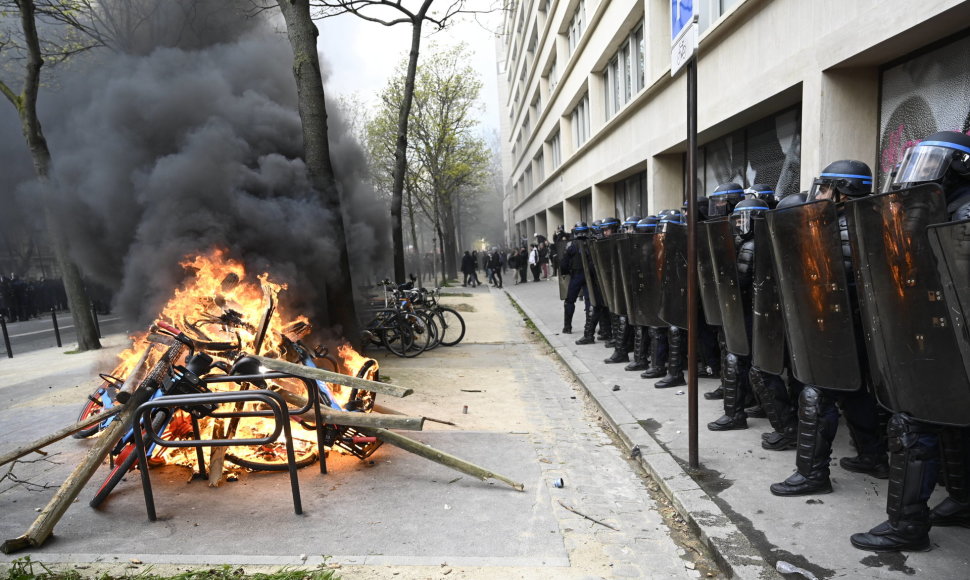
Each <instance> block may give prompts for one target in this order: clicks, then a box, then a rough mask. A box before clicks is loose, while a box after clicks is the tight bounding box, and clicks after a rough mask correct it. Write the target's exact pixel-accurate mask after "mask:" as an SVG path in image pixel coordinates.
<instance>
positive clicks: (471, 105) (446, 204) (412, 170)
mask: <svg viewBox="0 0 970 580" xmlns="http://www.w3.org/2000/svg"><path fill="white" fill-rule="evenodd" d="M467 62H468V48H467V47H466V46H465V45H459V46H457V47H454V48H452V49H450V50H442V51H439V52H434V53H433V54H432V55H431V56H430V57H429V58H428V60H427V62H425V63H424V64H422V65H420V66H419V67H418V70H417V74H416V80H415V87H414V90H413V96H414V106H413V108H412V110H411V119H410V127H411V139H410V140H409V155H408V159H409V162H408V164H407V166H406V169H407V171H406V172H405V177H406V179H405V183H406V185H407V187H406V188H405V191H406V192H408V193H410V194H411V195H412V196H413V197H411V198H409V199H411V200H412V201H413V204H410V203H409V206H412V209H411V212H412V215H413V213H414V209H413V206H416V207H418V208H420V209H421V211H422V212H423V213H424V215H425V216H426V217H427V219H428V221H430V222H431V224H432V225H433V227H434V229H435V238H436V239H437V240H438V245H439V247H438V251H439V252H440V254H441V255H442V259H443V260H444V264H443V267H442V271H443V273H444V274H445V276H446V277H455V276H457V266H458V250H459V245H460V244H459V227H460V222H459V211H458V210H459V207H460V206H461V203H462V200H467V199H469V196H470V195H471V194H472V192H474V191H476V190H477V189H479V188H480V187H481V186H482V185H483V184H485V183H486V181H487V175H488V169H489V160H490V153H489V151H488V148H487V147H486V145H485V142H484V140H483V139H482V138H481V137H479V136H478V135H477V127H478V121H477V120H476V119H475V117H474V115H473V113H474V110H475V108H476V107H477V106H478V97H479V93H480V91H481V87H482V83H481V81H480V80H479V79H478V77H477V75H476V72H475V71H474V70H473V69H472V68H471V67H470V66H468V65H467V64H465V63H467ZM402 85H403V83H402V80H401V77H400V76H397V77H394V78H392V79H391V81H390V82H389V83H388V86H387V87H386V88H385V90H384V92H383V93H382V95H381V100H382V104H381V110H380V111H379V112H378V114H377V115H375V117H374V119H372V120H371V122H370V123H369V125H368V140H369V150H370V152H371V157H372V164H373V167H374V171H373V173H374V174H375V175H376V176H377V179H381V176H382V175H383V176H384V178H385V179H386V176H387V171H388V169H389V168H390V167H391V163H390V153H391V151H390V146H389V144H390V142H391V135H392V133H391V128H392V124H391V119H392V118H393V116H394V115H395V113H396V111H398V110H399V106H400V105H399V100H400V99H402V98H404V96H403V92H402V91H403V89H402ZM395 159H396V157H395ZM412 224H413V221H412ZM413 227H414V226H413V225H412V228H413ZM412 237H413V238H415V239H416V237H417V234H416V233H415V232H412Z"/></svg>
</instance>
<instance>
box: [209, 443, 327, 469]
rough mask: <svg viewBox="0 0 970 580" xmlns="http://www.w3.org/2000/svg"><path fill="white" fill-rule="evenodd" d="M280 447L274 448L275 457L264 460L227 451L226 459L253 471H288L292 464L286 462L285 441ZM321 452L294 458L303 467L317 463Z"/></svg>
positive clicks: (297, 464)
mask: <svg viewBox="0 0 970 580" xmlns="http://www.w3.org/2000/svg"><path fill="white" fill-rule="evenodd" d="M279 445H280V449H273V459H272V460H263V459H259V458H257V457H250V458H244V457H240V456H239V455H236V454H235V453H229V452H228V451H227V452H226V460H228V461H230V462H231V463H234V464H236V465H238V466H239V467H245V468H246V469H250V470H252V471H286V470H288V469H289V468H290V465H289V464H288V463H287V462H286V447H285V446H284V445H283V443H280V444H279ZM318 457H319V454H318V453H317V452H316V451H313V452H311V453H308V454H306V455H302V456H300V457H297V458H295V459H294V460H293V463H295V464H296V467H297V469H299V468H301V467H306V466H308V465H313V464H314V463H316V461H317V458H318Z"/></svg>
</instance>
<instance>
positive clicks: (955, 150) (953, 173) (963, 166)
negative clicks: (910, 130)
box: [892, 131, 970, 194]
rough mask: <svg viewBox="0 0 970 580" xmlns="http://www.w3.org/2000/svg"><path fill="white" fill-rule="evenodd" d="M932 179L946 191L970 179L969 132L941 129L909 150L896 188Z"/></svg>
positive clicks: (894, 181) (904, 156)
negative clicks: (966, 133) (967, 133)
mask: <svg viewBox="0 0 970 580" xmlns="http://www.w3.org/2000/svg"><path fill="white" fill-rule="evenodd" d="M929 182H934V183H939V184H940V186H942V187H943V189H944V191H946V193H947V194H949V193H950V192H951V191H952V190H953V189H954V188H955V186H958V185H961V184H965V183H967V182H970V135H965V134H963V133H960V132H958V131H938V132H936V133H933V134H932V135H930V136H929V137H927V138H926V139H924V140H923V141H920V142H919V143H917V144H916V145H913V146H912V147H910V148H909V149H907V150H906V153H905V154H904V155H903V160H902V162H901V163H900V164H899V169H898V170H897V171H896V176H895V178H894V179H893V182H892V186H893V188H894V189H898V188H902V187H908V186H912V185H917V184H920V183H929Z"/></svg>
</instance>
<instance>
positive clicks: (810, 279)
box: [765, 201, 861, 391]
mask: <svg viewBox="0 0 970 580" xmlns="http://www.w3.org/2000/svg"><path fill="white" fill-rule="evenodd" d="M765 219H766V221H767V223H768V232H769V235H770V237H771V258H772V262H773V263H774V266H775V274H776V275H777V276H778V295H779V296H780V298H781V306H782V313H783V314H784V320H785V332H786V336H787V337H788V346H789V348H790V349H791V359H792V367H793V368H792V372H793V373H794V375H795V378H797V379H798V380H800V381H802V382H804V383H809V384H813V385H818V386H821V387H827V388H830V389H837V390H842V391H854V390H856V389H858V388H859V386H860V385H861V375H860V368H859V367H860V365H859V355H858V350H857V345H856V337H855V330H854V327H853V321H852V311H851V309H850V302H849V292H848V284H847V280H846V273H845V266H844V263H843V260H842V238H841V235H840V233H839V223H838V216H837V215H836V213H835V204H833V203H832V202H830V201H817V202H813V203H807V204H803V205H797V206H792V207H786V208H784V209H776V210H774V211H769V212H767V213H766V214H765Z"/></svg>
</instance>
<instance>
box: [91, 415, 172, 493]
mask: <svg viewBox="0 0 970 580" xmlns="http://www.w3.org/2000/svg"><path fill="white" fill-rule="evenodd" d="M169 416H170V413H168V412H167V411H165V410H160V411H159V412H157V413H156V414H155V415H154V416H152V430H153V431H155V433H158V434H159V435H161V434H162V433H163V432H164V431H165V428H166V427H168V419H169ZM142 434H144V429H143V430H142ZM129 435H131V434H130V433H129ZM136 463H138V450H137V449H135V438H134V436H133V435H131V436H130V439H129V441H128V442H127V443H125V445H124V446H123V447H122V448H121V451H120V452H119V453H118V455H117V456H116V457H115V466H114V469H112V470H111V472H110V473H109V474H108V477H107V479H105V480H104V483H102V484H101V487H99V488H98V491H97V493H95V494H94V497H93V498H91V501H90V502H89V503H88V505H90V506H91V507H93V508H96V507H98V506H100V505H101V504H102V503H103V502H104V500H105V499H107V498H108V494H110V493H111V491H112V490H113V489H114V488H115V486H116V485H118V483H119V482H121V480H122V479H123V478H124V477H125V475H127V474H128V472H129V471H130V470H132V469H133V468H134V467H135V464H136Z"/></svg>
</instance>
